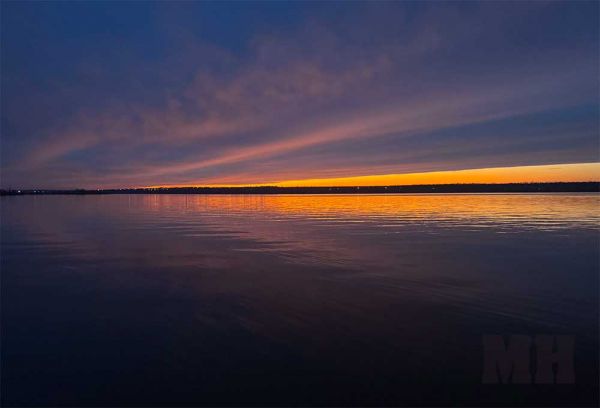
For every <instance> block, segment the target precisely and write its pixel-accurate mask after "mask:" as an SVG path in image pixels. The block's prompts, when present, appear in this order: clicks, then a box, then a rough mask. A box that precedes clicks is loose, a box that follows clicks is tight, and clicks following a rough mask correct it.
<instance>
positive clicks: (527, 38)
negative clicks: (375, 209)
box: [0, 1, 600, 188]
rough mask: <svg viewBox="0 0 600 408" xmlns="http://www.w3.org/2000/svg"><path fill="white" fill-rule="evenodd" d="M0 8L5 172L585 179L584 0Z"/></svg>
mask: <svg viewBox="0 0 600 408" xmlns="http://www.w3.org/2000/svg"><path fill="white" fill-rule="evenodd" d="M1 7H2V13H1V14H2V16H1V18H2V24H1V26H2V28H1V30H2V32H1V36H2V47H1V48H2V54H1V58H2V61H1V64H2V66H1V68H2V72H1V80H2V83H1V85H2V95H1V96H2V101H1V102H2V105H1V112H2V117H1V126H2V127H1V130H2V136H1V159H2V162H1V169H2V173H1V180H0V181H1V186H2V187H3V188H8V187H14V188H17V187H18V188H75V187H84V188H108V187H134V186H135V187H138V186H158V185H212V184H217V185H237V184H269V183H275V184H279V185H367V184H373V185H387V184H414V183H428V182H431V183H443V182H449V183H451V182H510V181H519V182H520V181H552V180H556V181H569V180H571V181H582V180H600V165H599V164H598V162H600V156H599V152H600V146H599V107H600V104H599V99H598V92H599V79H598V78H599V68H598V67H599V64H598V53H599V51H598V50H599V46H600V44H599V38H598V35H599V22H598V15H599V3H598V2H595V1H590V2H583V1H572V2H564V3H563V2H537V1H536V2H526V1H520V2H465V3H462V2H369V3H362V2H349V3H337V2H321V3H315V2H264V3H255V2H239V3H238V2H155V3H153V2H108V1H107V2H69V3H67V2H65V3H63V2H2V5H1ZM542 165H543V167H540V166H542ZM473 169H484V170H473ZM406 174H410V175H406Z"/></svg>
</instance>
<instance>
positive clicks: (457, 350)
mask: <svg viewBox="0 0 600 408" xmlns="http://www.w3.org/2000/svg"><path fill="white" fill-rule="evenodd" d="M0 203H1V205H2V326H3V333H2V336H3V338H2V340H3V344H2V346H3V347H2V373H3V381H2V391H3V399H4V400H3V401H5V402H6V403H7V405H22V404H30V405H60V404H75V405H90V404H96V405H98V404H102V405H127V404H145V405H199V404H207V405H215V404H217V405H219V404H279V405H281V404H284V405H289V404H302V405H327V404H335V405H352V404H356V405H365V404H368V405H403V404H408V405H415V404H421V405H431V404H443V405H450V404H456V403H458V404H460V403H463V404H466V403H470V404H479V405H481V404H486V403H500V404H511V403H519V404H521V405H522V404H526V403H537V404H540V403H543V404H552V403H555V402H556V403H559V404H563V405H565V404H566V405H577V404H587V405H589V404H590V403H594V402H595V401H597V398H598V388H597V379H598V374H597V370H598V353H597V351H596V347H595V346H596V345H597V340H598V329H597V319H598V293H597V288H598V269H599V255H600V250H599V244H600V240H599V234H598V232H599V230H600V212H599V211H598V208H599V207H598V205H599V203H600V202H599V197H598V196H597V195H593V194H592V195H586V194H574V195H561V194H555V195H503V194H497V195H495V194H491V195H421V196H419V195H379V196H377V195H372V196H371V195H351V196H343V195H342V196H336V195H331V196H201V195H189V196H187V195H155V196H151V195H132V196H127V195H119V196H40V197H4V198H3V199H2V201H1V202H0ZM494 333H501V334H513V333H518V334H521V333H524V334H531V335H535V334H544V333H550V334H574V335H575V336H576V339H577V340H576V341H577V349H576V352H577V355H576V357H577V360H576V368H577V373H576V374H577V383H576V385H574V386H569V387H567V388H565V387H564V386H563V387H562V388H561V387H554V388H551V389H549V390H548V389H545V390H539V389H537V388H535V387H528V388H527V389H522V390H520V391H519V392H517V393H515V390H514V389H507V388H498V387H496V388H492V389H490V388H489V386H487V388H486V387H484V386H482V385H480V376H481V369H482V367H481V360H482V350H481V335H482V334H494Z"/></svg>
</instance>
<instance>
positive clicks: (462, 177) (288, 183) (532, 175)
mask: <svg viewBox="0 0 600 408" xmlns="http://www.w3.org/2000/svg"><path fill="white" fill-rule="evenodd" d="M576 181H600V163H573V164H551V165H540V166H515V167H495V168H483V169H467V170H449V171H435V172H422V173H406V174H382V175H370V176H352V177H338V178H313V179H297V180H285V181H277V182H267V183H261V182H257V183H240V184H218V183H214V184H177V185H156V186H147V188H160V187H163V188H168V187H255V186H278V187H354V186H392V185H417V184H470V183H485V184H494V183H535V182H576Z"/></svg>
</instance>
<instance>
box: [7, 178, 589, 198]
mask: <svg viewBox="0 0 600 408" xmlns="http://www.w3.org/2000/svg"><path fill="white" fill-rule="evenodd" d="M597 192H600V182H597V181H592V182H556V183H499V184H424V185H400V186H355V187H275V186H256V187H165V188H123V189H101V190H89V189H70V190H53V189H27V190H17V189H11V190H6V189H5V190H0V196H18V195H57V194H62V195H103V194H402V193H404V194H411V193H412V194H415V193H419V194H428V193H597Z"/></svg>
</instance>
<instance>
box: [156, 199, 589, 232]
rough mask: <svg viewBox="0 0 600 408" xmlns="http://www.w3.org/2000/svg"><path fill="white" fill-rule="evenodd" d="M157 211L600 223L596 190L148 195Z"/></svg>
mask: <svg viewBox="0 0 600 408" xmlns="http://www.w3.org/2000/svg"><path fill="white" fill-rule="evenodd" d="M144 201H145V205H147V206H151V207H154V208H155V209H157V210H158V209H163V208H165V207H170V208H171V209H177V208H179V209H180V210H188V211H190V210H192V211H199V212H203V213H210V214H214V215H216V214H218V215H224V216H226V215H248V216H253V217H257V218H261V217H264V218H265V219H273V218H309V219H315V220H321V221H323V222H325V221H327V220H329V221H331V220H350V219H351V220H355V221H361V220H362V221H368V220H371V221H380V222H381V221H383V222H388V221H394V222H411V221H418V222H440V223H443V224H454V223H461V224H472V225H481V224H494V223H499V224H511V225H513V226H516V227H518V226H529V227H539V228H546V227H547V228H554V227H567V226H573V225H579V226H588V227H597V226H599V225H600V212H599V211H598V209H599V204H600V196H599V195H597V194H428V195H407V194H399V195H392V194H389V195H262V196H261V195H253V196H250V195H227V196H220V195H205V196H202V195H198V196H195V195H189V196H178V195H174V196H169V195H164V196H147V197H145V199H144Z"/></svg>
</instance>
